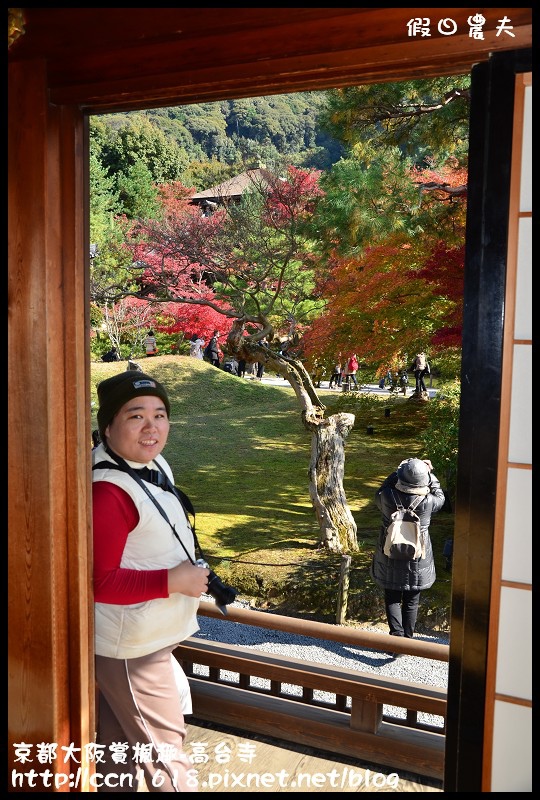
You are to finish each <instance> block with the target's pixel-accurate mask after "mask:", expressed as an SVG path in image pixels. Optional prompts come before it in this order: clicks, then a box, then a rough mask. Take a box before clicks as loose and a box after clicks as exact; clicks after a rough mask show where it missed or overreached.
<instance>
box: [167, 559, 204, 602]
mask: <svg viewBox="0 0 540 800" xmlns="http://www.w3.org/2000/svg"><path fill="white" fill-rule="evenodd" d="M209 575H210V570H209V569H207V568H206V567H196V566H195V565H194V564H191V563H190V562H189V561H182V562H181V563H180V564H178V566H177V567H172V569H170V570H169V571H168V582H169V594H172V593H173V592H179V593H180V594H185V595H187V597H200V596H201V594H204V593H206V592H207V591H208V576H209Z"/></svg>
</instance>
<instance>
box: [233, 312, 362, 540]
mask: <svg viewBox="0 0 540 800" xmlns="http://www.w3.org/2000/svg"><path fill="white" fill-rule="evenodd" d="M243 331H244V321H243V320H241V319H237V320H235V322H234V323H233V327H232V329H231V331H230V333H229V336H228V339H227V350H228V351H229V352H230V353H231V354H234V355H235V357H236V358H243V359H245V360H246V362H247V363H253V362H261V361H262V362H263V363H264V364H265V367H266V368H270V369H271V370H273V371H274V372H277V373H278V375H281V376H282V377H283V378H285V379H286V380H287V381H288V382H289V383H290V385H291V386H292V388H293V389H294V392H295V394H296V397H297V399H298V402H299V404H300V408H301V413H302V422H303V425H304V427H305V428H306V430H308V431H310V432H311V461H310V465H309V472H308V475H309V495H310V497H311V502H312V503H313V507H314V509H315V514H316V516H317V522H318V524H319V530H320V536H319V546H320V547H324V548H325V549H326V550H330V551H332V552H335V553H343V552H350V551H355V550H357V549H358V542H357V539H356V531H357V528H356V523H355V521H354V518H353V516H352V513H351V510H350V508H349V505H348V503H347V498H346V496H345V491H344V489H343V476H344V474H345V440H346V439H347V436H348V435H349V433H350V431H351V430H352V428H353V425H354V414H345V413H339V414H333V415H332V416H330V417H328V418H326V417H325V416H324V412H325V410H326V407H325V406H324V405H323V403H322V402H321V400H320V399H319V397H318V395H317V392H316V390H315V387H314V386H313V382H312V380H311V377H310V375H309V373H308V372H307V370H306V368H305V367H304V365H303V364H302V362H301V361H299V360H298V359H293V358H289V357H288V356H284V355H279V354H278V353H276V352H274V351H273V350H271V349H270V348H269V347H266V346H263V345H260V344H258V343H257V342H253V341H250V339H249V337H248V338H247V339H246V338H245V337H244V336H243Z"/></svg>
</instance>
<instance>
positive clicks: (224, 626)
mask: <svg viewBox="0 0 540 800" xmlns="http://www.w3.org/2000/svg"><path fill="white" fill-rule="evenodd" d="M201 599H202V600H207V601H208V602H213V601H212V598H211V597H206V596H204V595H203V596H202V598H201ZM233 606H237V607H238V608H249V607H250V606H249V603H247V602H245V603H244V602H242V601H235V602H234V603H233ZM262 613H264V612H262ZM198 620H199V626H200V630H199V632H198V633H197V634H195V637H196V638H201V639H207V640H209V641H216V642H223V643H224V644H236V645H238V646H239V647H250V648H252V649H254V650H262V651H264V652H265V653H277V654H280V655H285V656H290V657H291V658H297V659H300V660H302V661H311V662H318V663H322V664H332V665H334V666H339V667H348V668H349V669H359V670H362V671H363V672H373V673H375V674H377V675H380V676H384V677H388V676H391V677H395V678H401V679H403V680H407V681H413V682H415V683H424V684H429V685H430V686H441V687H446V686H447V683H448V664H447V662H445V661H434V660H432V659H427V658H418V657H417V656H406V655H403V656H401V657H400V658H397V659H394V658H391V657H390V656H389V655H388V654H387V653H383V652H381V651H378V650H370V649H361V648H360V647H358V645H353V644H343V643H342V642H332V641H328V640H326V639H314V638H313V637H311V636H300V635H297V634H293V633H285V632H283V631H273V630H269V629H267V628H258V627H257V626H254V625H244V624H243V623H241V622H227V621H225V620H220V619H214V618H212V617H204V616H202V615H201V616H199V618H198ZM363 628H364V629H365V630H367V631H373V632H376V633H380V629H379V628H376V627H369V626H363ZM415 638H417V639H420V640H422V641H426V642H435V643H437V644H448V634H437V635H425V634H417V635H416V636H415ZM261 685H262V684H261ZM294 693H295V689H294V687H291V694H294ZM321 695H322V696H324V693H321ZM384 713H385V714H388V715H390V716H395V717H400V718H404V717H405V710H404V709H398V708H394V707H392V706H385V707H384ZM418 719H419V721H422V722H425V723H427V724H430V725H437V726H440V727H442V726H443V719H442V718H441V717H434V716H432V715H429V714H419V715H418Z"/></svg>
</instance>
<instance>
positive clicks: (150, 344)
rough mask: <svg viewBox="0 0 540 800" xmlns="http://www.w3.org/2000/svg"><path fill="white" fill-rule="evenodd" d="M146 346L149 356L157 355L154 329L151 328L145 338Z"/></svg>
mask: <svg viewBox="0 0 540 800" xmlns="http://www.w3.org/2000/svg"><path fill="white" fill-rule="evenodd" d="M144 346H145V348H146V355H147V356H155V355H156V353H157V342H156V337H155V336H154V331H152V330H149V331H148V333H147V334H146V338H145V340H144Z"/></svg>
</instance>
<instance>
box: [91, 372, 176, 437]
mask: <svg viewBox="0 0 540 800" xmlns="http://www.w3.org/2000/svg"><path fill="white" fill-rule="evenodd" d="M97 395H98V401H99V410H98V412H97V423H98V428H99V434H100V436H101V440H102V441H105V428H106V427H107V425H109V423H110V422H111V421H112V419H113V417H114V416H115V414H116V413H117V412H118V411H119V410H120V409H121V408H122V406H123V405H124V403H127V402H128V400H131V399H132V398H133V397H141V396H144V395H154V396H155V397H160V398H161V399H162V400H163V402H164V404H165V408H166V409H167V416H168V417H170V415H171V406H170V403H169V397H168V395H167V391H166V389H165V387H164V386H163V385H162V384H161V383H159V382H158V381H156V379H155V378H151V377H150V375H145V374H144V372H134V371H131V370H126V372H121V373H120V374H119V375H113V377H112V378H107V379H106V380H104V381H101V383H100V384H99V385H98V387H97Z"/></svg>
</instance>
